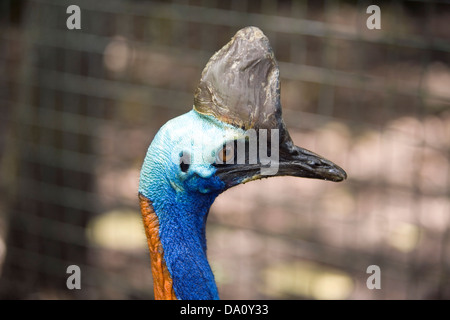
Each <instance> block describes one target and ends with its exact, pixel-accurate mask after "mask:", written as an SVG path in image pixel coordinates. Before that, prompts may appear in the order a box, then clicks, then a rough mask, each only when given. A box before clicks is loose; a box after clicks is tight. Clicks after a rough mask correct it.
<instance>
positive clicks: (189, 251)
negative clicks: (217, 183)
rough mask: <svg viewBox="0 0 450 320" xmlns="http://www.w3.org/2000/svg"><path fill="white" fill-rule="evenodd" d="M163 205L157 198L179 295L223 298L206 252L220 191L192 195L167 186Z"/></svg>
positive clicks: (166, 255)
mask: <svg viewBox="0 0 450 320" xmlns="http://www.w3.org/2000/svg"><path fill="white" fill-rule="evenodd" d="M166 192H167V193H166V195H167V197H166V201H167V199H169V198H170V199H173V200H174V201H170V202H166V203H165V205H164V206H163V207H162V206H160V205H159V204H158V203H155V202H154V209H155V212H156V213H157V215H158V217H159V223H160V230H159V233H160V240H161V244H162V246H163V249H164V260H165V261H166V264H167V268H168V270H169V272H170V274H171V276H172V280H173V287H174V290H175V294H176V296H177V298H178V299H183V300H187V299H189V300H199V299H208V300H212V299H219V293H218V291H217V286H216V283H215V281H214V275H213V273H212V271H211V268H210V266H209V263H208V260H207V256H206V236H205V228H206V219H207V216H208V212H209V208H210V207H211V205H212V203H213V202H214V199H215V198H216V196H217V194H209V195H208V196H207V197H205V196H204V195H199V196H198V197H192V195H187V194H186V193H180V192H176V191H175V190H174V189H172V188H170V187H169V188H166Z"/></svg>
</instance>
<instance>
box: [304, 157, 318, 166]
mask: <svg viewBox="0 0 450 320" xmlns="http://www.w3.org/2000/svg"><path fill="white" fill-rule="evenodd" d="M306 163H307V164H308V165H309V166H311V167H317V166H319V165H320V164H321V162H320V161H316V160H313V159H310V160H308V161H307V162H306Z"/></svg>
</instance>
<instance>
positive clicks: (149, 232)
mask: <svg viewBox="0 0 450 320" xmlns="http://www.w3.org/2000/svg"><path fill="white" fill-rule="evenodd" d="M139 203H140V206H141V213H142V219H143V220H144V228H145V234H146V236H147V243H148V248H149V250H150V260H151V267H152V275H153V288H154V294H155V299H156V300H177V297H176V295H175V291H174V289H173V281H172V278H171V276H170V273H169V270H168V269H167V265H166V262H165V261H164V251H163V248H162V244H161V241H160V239H159V221H158V217H157V215H156V213H155V211H154V209H153V206H152V203H151V201H150V200H149V199H147V198H146V197H144V196H142V195H141V194H139Z"/></svg>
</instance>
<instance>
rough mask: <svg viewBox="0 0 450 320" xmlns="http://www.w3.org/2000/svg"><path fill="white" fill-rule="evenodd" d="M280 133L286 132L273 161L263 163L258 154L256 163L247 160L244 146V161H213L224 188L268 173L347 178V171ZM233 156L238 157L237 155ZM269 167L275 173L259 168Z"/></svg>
mask: <svg viewBox="0 0 450 320" xmlns="http://www.w3.org/2000/svg"><path fill="white" fill-rule="evenodd" d="M283 129H284V128H283ZM283 133H284V134H285V135H284V139H281V140H282V142H281V143H280V147H279V156H278V157H276V158H278V161H277V162H276V163H275V161H272V162H271V163H269V164H267V163H262V162H261V160H260V157H258V161H257V163H254V164H251V163H249V162H250V161H249V158H248V148H246V153H247V156H246V163H243V164H239V163H236V162H237V161H234V162H233V163H231V164H220V165H218V164H216V167H217V172H216V175H217V176H218V177H219V178H220V179H221V180H222V181H223V182H225V184H226V188H227V189H229V188H231V187H233V186H236V185H238V184H241V183H246V182H249V181H253V180H258V179H263V178H269V177H271V176H293V177H301V178H311V179H321V180H328V181H334V182H340V181H343V180H345V179H347V173H346V172H345V171H344V170H343V169H342V168H341V167H339V166H338V165H336V164H335V163H333V162H331V161H330V160H328V159H325V158H324V157H322V156H319V155H318V154H315V153H314V152H311V151H309V150H306V149H304V148H301V147H298V146H296V145H294V144H293V142H292V140H291V139H290V137H289V135H288V133H287V131H284V132H283ZM236 149H237V148H235V150H236ZM234 159H237V155H235V157H234ZM269 167H272V168H275V169H276V170H275V171H274V170H271V171H270V170H269V172H274V173H273V174H264V173H263V171H262V170H261V169H263V168H265V169H268V168H269ZM266 172H267V170H266Z"/></svg>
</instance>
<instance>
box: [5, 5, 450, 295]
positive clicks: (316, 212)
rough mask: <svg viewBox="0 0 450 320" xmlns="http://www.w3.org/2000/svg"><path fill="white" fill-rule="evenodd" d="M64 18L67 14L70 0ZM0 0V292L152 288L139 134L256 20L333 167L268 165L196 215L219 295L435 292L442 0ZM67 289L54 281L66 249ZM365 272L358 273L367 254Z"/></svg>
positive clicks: (301, 139) (439, 260) (447, 230)
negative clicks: (326, 170)
mask: <svg viewBox="0 0 450 320" xmlns="http://www.w3.org/2000/svg"><path fill="white" fill-rule="evenodd" d="M73 4H75V5H78V6H79V7H80V9H81V30H76V29H75V30H68V29H67V27H66V20H67V19H68V17H69V16H70V14H68V13H66V9H67V7H68V6H69V5H73ZM371 4H373V3H372V2H370V1H326V0H325V1H317V0H316V1H295V0H283V1H271V0H257V1H246V0H244V1H242V0H233V1H218V0H216V1H209V0H208V1H206V0H205V1H203V0H173V1H143V0H142V1H137V0H135V1H125V0H123V1H119V0H101V1H100V0H99V1H89V0H71V1H61V0H28V1H26V0H23V1H19V0H2V1H1V2H0V70H1V72H0V188H1V191H0V270H1V274H0V298H3V299H6V298H8V299H152V298H153V288H152V276H151V270H150V259H149V254H148V248H147V247H146V239H145V235H144V231H143V227H142V223H141V217H140V213H139V209H138V199H137V188H138V180H139V170H140V166H141V164H142V161H143V159H144V156H145V153H146V150H147V147H148V145H149V144H150V142H151V141H152V138H153V136H154V135H155V133H156V132H157V130H158V129H159V128H160V126H161V125H163V124H164V123H165V122H166V121H167V120H169V119H171V118H173V117H175V116H178V115H180V114H182V113H185V112H187V111H189V110H190V109H191V108H192V104H193V94H194V90H195V88H196V86H197V84H198V81H199V79H200V74H201V71H202V69H203V67H204V66H205V64H206V62H207V61H208V59H209V58H210V56H211V55H212V54H213V53H214V52H215V51H217V50H219V49H220V48H221V47H222V46H223V45H224V44H226V43H227V42H228V41H229V40H230V38H231V37H232V36H233V35H234V34H235V33H236V32H237V31H238V30H239V29H240V28H242V27H245V26H248V25H255V26H258V27H259V28H261V29H262V31H263V32H264V33H265V34H266V35H267V36H268V38H269V40H270V42H271V45H272V47H273V49H274V52H275V56H276V57H277V59H278V61H279V66H280V73H281V97H282V105H283V114H284V119H285V122H286V124H287V126H288V128H289V130H290V132H291V136H292V138H293V140H294V142H295V143H296V144H297V145H300V146H303V147H306V148H308V149H311V150H313V151H315V152H317V153H319V154H321V155H323V156H325V157H326V158H328V159H330V160H332V161H334V162H336V163H337V164H339V165H340V166H342V167H343V168H344V169H345V170H346V171H347V173H348V176H349V179H348V180H346V181H345V182H342V183H338V184H335V183H330V182H324V181H318V180H308V179H298V178H289V177H282V178H272V179H266V180H264V181H256V182H252V183H249V184H246V185H242V186H239V187H236V188H234V189H231V190H229V191H227V192H225V193H224V194H223V195H221V196H220V197H219V198H218V199H217V200H216V202H215V204H214V205H213V207H212V209H211V213H210V215H209V221H208V227H207V238H208V254H209V260H210V262H211V265H212V268H213V270H214V273H215V275H216V280H217V282H218V287H219V292H220V294H221V298H224V299H305V298H306V299H449V298H450V171H449V165H450V164H449V159H450V28H449V21H450V4H448V3H447V4H446V3H445V1H442V2H439V1H378V2H376V4H377V5H378V6H379V7H380V8H381V30H369V29H368V28H367V27H366V20H367V19H368V17H369V14H367V13H366V9H367V7H368V6H369V5H371ZM72 264H75V265H78V266H79V267H80V268H81V290H68V289H67V287H66V280H67V277H68V276H69V274H67V273H66V269H67V267H68V266H69V265H72ZM370 265H377V266H379V267H380V270H381V289H379V290H377V289H374V290H369V289H368V288H367V286H366V280H367V278H368V277H369V276H370V274H367V273H366V270H367V267H368V266H370Z"/></svg>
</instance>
